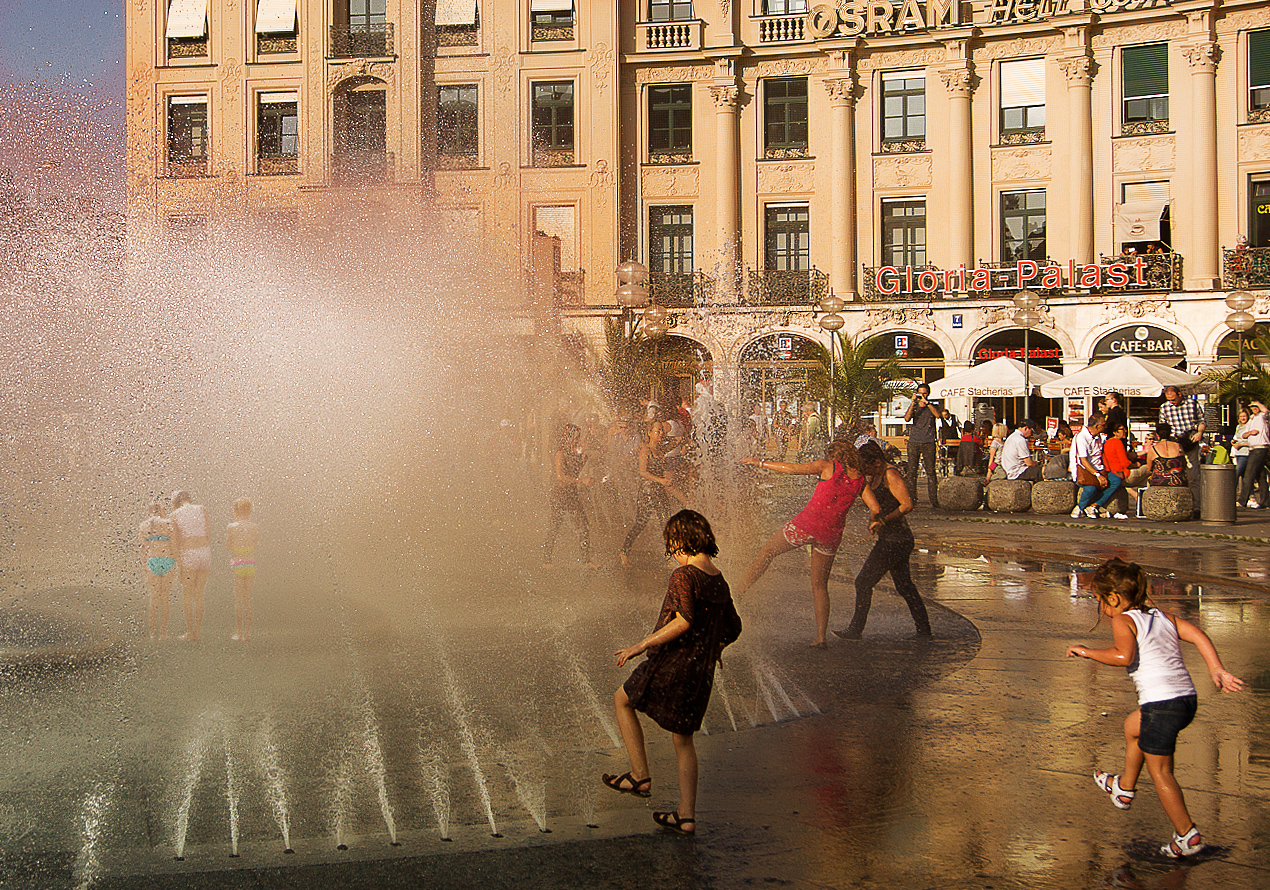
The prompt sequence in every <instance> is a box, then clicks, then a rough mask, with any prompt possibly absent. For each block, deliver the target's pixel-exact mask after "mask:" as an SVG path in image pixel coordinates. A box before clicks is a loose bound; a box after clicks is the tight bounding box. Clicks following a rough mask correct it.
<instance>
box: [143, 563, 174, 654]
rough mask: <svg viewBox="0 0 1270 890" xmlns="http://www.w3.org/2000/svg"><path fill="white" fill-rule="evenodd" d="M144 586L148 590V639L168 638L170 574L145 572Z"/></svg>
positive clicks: (170, 591) (170, 594) (170, 593)
mask: <svg viewBox="0 0 1270 890" xmlns="http://www.w3.org/2000/svg"><path fill="white" fill-rule="evenodd" d="M147 575H148V577H147V578H146V587H147V588H149V591H150V639H152V640H154V639H159V640H166V639H167V638H168V612H169V609H170V605H171V604H170V599H171V596H172V574H171V572H169V573H168V574H166V575H152V574H149V573H147Z"/></svg>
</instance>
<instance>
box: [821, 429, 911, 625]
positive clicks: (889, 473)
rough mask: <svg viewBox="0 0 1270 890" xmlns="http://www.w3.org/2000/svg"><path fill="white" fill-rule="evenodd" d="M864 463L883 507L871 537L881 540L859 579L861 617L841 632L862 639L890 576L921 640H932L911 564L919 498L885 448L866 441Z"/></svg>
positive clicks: (878, 508)
mask: <svg viewBox="0 0 1270 890" xmlns="http://www.w3.org/2000/svg"><path fill="white" fill-rule="evenodd" d="M860 464H861V465H862V466H863V468H864V472H865V473H866V474H867V475H868V477H869V484H868V490H872V492H873V493H874V495H875V497H876V503H877V506H876V507H875V508H874V509H873V515H872V517H871V518H870V519H869V532H870V533H871V534H875V535H877V537H878V540H877V543H876V544H874V545H873V549H872V550H870V551H869V555H868V558H866V559H865V561H864V565H862V566H861V567H860V573H859V574H858V575H856V577H855V614H854V615H852V616H851V623H850V624H849V625H847V627H846V629H845V630H840V631H835V633H836V634H837V635H838V636H840V637H842V638H843V639H844V640H858V639H860V637H861V636H862V635H863V634H864V625H865V623H866V622H867V621H868V620H869V608H870V606H871V605H872V603H873V588H874V587H875V586H876V585H877V583H878V582H879V581H881V580H882V576H883V575H885V574H887V573H888V572H889V573H890V575H891V580H892V581H893V582H894V583H895V592H896V593H898V594H899V595H900V596H901V597H903V598H904V602H906V603H908V610H909V612H911V613H912V615H913V624H914V625H916V627H917V636H918V637H919V638H923V637H924V638H927V639H929V638H930V636H931V629H930V618H929V616H927V614H926V604H925V603H923V602H922V595H921V594H920V593H918V591H917V585H916V584H914V583H913V577H912V575H911V573H910V571H909V564H908V563H909V557H910V556H912V554H913V531H912V529H910V528H909V527H908V520H907V519H905V518H904V517H905V514H907V513H909V512H910V511H912V509H913V498H912V496H911V495H910V494H909V492H908V486H907V485H906V484H905V483H904V477H903V476H902V475H901V474H900V471H899V469H898V468H897V467H895V465H894V464H891V463H888V462H887V460H886V456H885V455H883V453H882V449H881V448H879V447H878V446H877V445H876V444H875V443H873V442H866V443H865V444H864V446H863V447H862V448H861V449H860Z"/></svg>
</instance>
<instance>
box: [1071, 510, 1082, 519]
mask: <svg viewBox="0 0 1270 890" xmlns="http://www.w3.org/2000/svg"><path fill="white" fill-rule="evenodd" d="M1080 517H1081V509H1080V507H1072V519H1080Z"/></svg>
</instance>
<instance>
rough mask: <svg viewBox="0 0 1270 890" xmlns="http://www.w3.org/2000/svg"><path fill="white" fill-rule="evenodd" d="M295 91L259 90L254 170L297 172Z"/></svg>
mask: <svg viewBox="0 0 1270 890" xmlns="http://www.w3.org/2000/svg"><path fill="white" fill-rule="evenodd" d="M298 109H299V96H298V95H297V94H296V93H261V94H260V107H259V110H258V112H257V115H256V172H257V173H261V174H267V175H271V174H278V173H299V172H300V165H299V158H300V115H299V110H298Z"/></svg>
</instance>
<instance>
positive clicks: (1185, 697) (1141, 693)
mask: <svg viewBox="0 0 1270 890" xmlns="http://www.w3.org/2000/svg"><path fill="white" fill-rule="evenodd" d="M1093 587H1094V593H1095V594H1097V596H1098V605H1099V609H1100V610H1101V612H1102V614H1103V615H1106V616H1107V617H1108V618H1110V619H1111V632H1112V638H1113V645H1112V646H1111V648H1109V649H1088V648H1086V647H1085V646H1070V647H1068V649H1067V656H1068V657H1069V658H1071V657H1077V656H1078V657H1080V658H1091V659H1093V660H1094V661H1097V662H1100V663H1101V664H1108V665H1112V666H1115V667H1125V668H1127V669H1128V670H1129V676H1130V677H1132V678H1133V683H1134V685H1135V686H1137V688H1138V705H1139V708H1138V710H1136V711H1134V712H1133V713H1132V714H1130V715H1129V716H1128V717H1126V718H1125V721H1124V740H1125V754H1124V772H1123V773H1121V774H1120V775H1118V776H1113V775H1111V774H1109V773H1105V772H1102V771H1101V770H1098V771H1096V772H1095V773H1094V781H1095V782H1096V783H1097V784H1098V787H1099V788H1101V789H1102V790H1103V791H1104V792H1106V794H1107V795H1108V796H1109V797H1110V798H1111V802H1112V803H1113V804H1115V805H1116V806H1117V807H1119V808H1120V809H1122V810H1127V809H1129V807H1130V806H1131V805H1132V804H1133V798H1134V795H1135V794H1136V789H1137V787H1138V775H1139V774H1140V773H1141V772H1142V764H1143V763H1144V762H1145V763H1146V767H1147V771H1148V772H1149V773H1150V774H1151V780H1152V781H1153V782H1154V783H1155V793H1156V794H1157V795H1158V796H1159V798H1160V803H1161V804H1162V805H1163V806H1164V812H1165V813H1167V814H1168V817H1169V819H1170V820H1171V821H1172V823H1173V839H1172V840H1171V841H1169V843H1167V844H1165V845H1164V846H1162V847H1160V852H1161V853H1163V854H1164V855H1165V856H1168V857H1170V858H1172V859H1178V858H1180V857H1183V856H1194V855H1195V854H1196V853H1199V852H1200V851H1202V850H1203V849H1204V841H1203V839H1202V838H1201V837H1200V833H1199V828H1197V827H1196V825H1195V823H1194V822H1193V821H1192V820H1191V816H1190V813H1189V812H1188V811H1187V809H1186V800H1185V799H1184V798H1183V796H1182V789H1181V786H1179V785H1178V783H1177V779H1175V778H1174V777H1173V752H1174V750H1175V749H1176V747H1177V736H1178V733H1180V732H1181V731H1182V730H1183V729H1185V728H1186V727H1187V726H1188V725H1190V722H1191V720H1192V719H1194V717H1195V708H1196V694H1195V684H1194V683H1192V682H1191V675H1190V674H1189V673H1188V672H1187V670H1186V664H1185V663H1184V662H1183V661H1182V640H1185V641H1186V642H1188V643H1193V644H1194V645H1195V647H1196V648H1197V649H1199V654H1200V656H1201V657H1203V659H1204V664H1205V665H1207V666H1208V673H1209V676H1210V677H1212V679H1213V685H1215V686H1216V687H1217V688H1218V689H1220V690H1221V691H1222V692H1237V691H1239V690H1240V689H1242V688H1243V686H1244V681H1243V680H1241V679H1239V678H1238V677H1236V676H1235V675H1234V674H1232V673H1230V671H1228V670H1226V668H1225V667H1223V666H1222V663H1221V659H1220V658H1218V656H1217V649H1216V647H1214V646H1213V641H1212V640H1210V639H1209V638H1208V635H1207V634H1206V633H1204V632H1203V631H1202V630H1200V629H1199V628H1198V627H1196V626H1195V625H1193V624H1191V623H1190V622H1189V621H1186V620H1184V619H1182V618H1179V617H1177V616H1176V615H1170V614H1169V613H1167V612H1163V611H1161V610H1160V609H1157V608H1156V607H1155V606H1153V605H1152V604H1151V602H1150V600H1149V598H1148V595H1147V593H1148V590H1147V577H1146V572H1144V571H1143V570H1142V567H1141V566H1139V565H1138V564H1137V563H1126V562H1124V561H1123V560H1121V559H1111V560H1108V561H1107V562H1105V563H1103V564H1102V565H1101V566H1099V567H1098V570H1097V571H1096V572H1094V579H1093Z"/></svg>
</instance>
